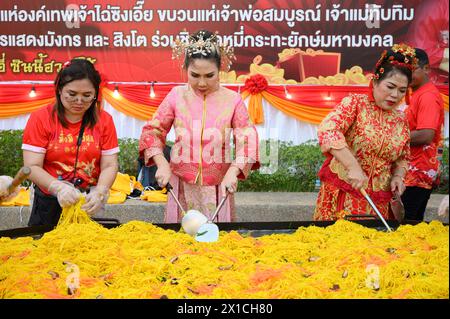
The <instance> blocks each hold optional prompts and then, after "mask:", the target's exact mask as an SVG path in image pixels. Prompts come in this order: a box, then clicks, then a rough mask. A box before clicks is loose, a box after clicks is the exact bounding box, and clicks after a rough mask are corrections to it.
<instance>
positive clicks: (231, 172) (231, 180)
mask: <svg viewBox="0 0 450 319" xmlns="http://www.w3.org/2000/svg"><path fill="white" fill-rule="evenodd" d="M239 172H240V171H239V168H237V167H235V166H230V168H229V169H228V171H227V173H226V174H225V176H224V177H223V180H222V183H220V189H221V191H222V194H223V196H226V194H227V190H228V192H230V193H234V192H236V191H237V186H238V178H237V176H238V175H239Z"/></svg>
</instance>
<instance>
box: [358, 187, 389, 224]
mask: <svg viewBox="0 0 450 319" xmlns="http://www.w3.org/2000/svg"><path fill="white" fill-rule="evenodd" d="M360 192H361V194H362V195H363V196H364V197H365V199H366V200H367V202H368V203H369V204H370V206H372V209H373V210H374V211H375V213H377V215H378V217H380V219H381V221H382V222H383V224H384V226H386V228H387V230H388V231H390V232H391V231H392V229H391V227H389V225H388V223H387V222H386V220H385V219H384V217H383V215H381V213H380V211H379V210H378V208H377V207H376V206H375V204H374V202H373V201H372V199H371V198H370V197H369V195H367V193H366V191H365V190H364V189H362V188H361V189H360Z"/></svg>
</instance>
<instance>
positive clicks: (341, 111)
mask: <svg viewBox="0 0 450 319" xmlns="http://www.w3.org/2000/svg"><path fill="white" fill-rule="evenodd" d="M357 115H358V108H357V101H356V98H355V96H354V95H353V94H350V95H348V96H346V97H344V98H343V99H342V101H341V102H340V103H339V104H338V105H336V107H335V108H334V109H333V110H332V111H331V112H330V113H328V115H327V116H326V117H325V118H324V119H323V120H322V122H321V123H320V125H319V127H318V129H317V137H318V140H319V145H320V149H321V151H322V153H324V154H325V153H328V152H330V150H331V149H342V148H345V147H347V146H348V145H347V141H346V139H345V133H346V132H347V130H348V129H349V128H350V127H351V126H352V124H353V123H354V121H355V120H356V117H357Z"/></svg>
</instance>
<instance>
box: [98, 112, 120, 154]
mask: <svg viewBox="0 0 450 319" xmlns="http://www.w3.org/2000/svg"><path fill="white" fill-rule="evenodd" d="M102 121H103V125H102V129H103V130H102V141H101V146H100V147H101V150H102V155H112V154H116V153H119V142H118V141H117V133H116V126H115V125H114V122H113V119H112V117H111V115H109V114H108V113H107V112H105V111H103V114H102Z"/></svg>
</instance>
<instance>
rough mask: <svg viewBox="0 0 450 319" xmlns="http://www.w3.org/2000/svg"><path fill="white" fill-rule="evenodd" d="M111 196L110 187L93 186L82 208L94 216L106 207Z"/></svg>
mask: <svg viewBox="0 0 450 319" xmlns="http://www.w3.org/2000/svg"><path fill="white" fill-rule="evenodd" d="M108 197H109V188H107V187H105V186H100V185H97V186H93V187H91V191H90V192H89V194H87V195H86V202H85V203H84V205H83V206H81V209H82V210H84V211H85V212H86V213H87V214H88V215H89V216H94V215H95V214H97V213H98V212H99V211H100V210H102V209H104V207H105V204H106V202H107V201H108Z"/></svg>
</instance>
